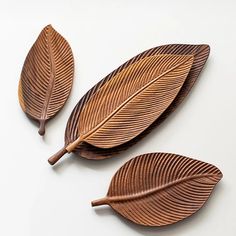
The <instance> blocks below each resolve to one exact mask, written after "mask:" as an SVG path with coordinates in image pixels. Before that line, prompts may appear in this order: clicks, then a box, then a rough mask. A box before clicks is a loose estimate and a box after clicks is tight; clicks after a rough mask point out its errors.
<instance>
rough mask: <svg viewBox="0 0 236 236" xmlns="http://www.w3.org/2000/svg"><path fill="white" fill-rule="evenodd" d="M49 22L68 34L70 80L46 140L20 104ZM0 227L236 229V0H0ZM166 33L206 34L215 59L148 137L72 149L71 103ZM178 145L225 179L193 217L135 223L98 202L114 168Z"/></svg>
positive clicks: (142, 231)
mask: <svg viewBox="0 0 236 236" xmlns="http://www.w3.org/2000/svg"><path fill="white" fill-rule="evenodd" d="M49 23H51V24H52V25H53V27H54V28H55V29H56V30H57V31H58V32H60V33H61V34H62V35H63V36H64V37H65V38H66V39H67V40H68V41H69V43H70V45H71V47H72V49H73V53H74V58H75V65H76V67H75V80H74V85H73V90H72V93H71V96H70V98H69V100H68V102H67V103H66V106H65V107H64V108H63V110H62V111H61V112H60V113H59V114H58V115H57V116H56V117H55V118H54V119H53V120H51V121H50V122H49V123H48V124H47V126H46V135H45V137H44V138H42V137H40V136H39V135H38V132H37V131H38V127H37V126H36V125H35V124H34V123H32V122H31V121H30V120H29V119H28V118H27V117H26V116H25V115H24V113H23V112H22V110H21V108H20V106H19V103H18V98H17V86H18V81H19V77H20V72H21V69H22V65H23V62H24V59H25V57H26V54H27V52H28V51H29V49H30V47H31V46H32V44H33V43H34V41H35V40H36V38H37V36H38V34H39V33H40V31H41V30H42V28H43V27H44V26H46V25H47V24H49ZM0 30H1V36H0V58H1V66H0V68H1V69H0V71H1V73H0V75H1V78H0V80H1V83H0V86H1V92H0V96H1V98H0V108H1V116H0V124H1V129H0V135H1V136H0V137H1V156H0V158H1V162H0V235H2V236H15V235H17V236H67V235H69V236H78V235H97V236H99V235H103V236H106V235H109V236H110V235H113V236H115V235H130V236H132V235H150V236H151V235H159V236H167V235H168V236H171V235H175V236H176V235H181V236H184V235H186V236H192V235H208V236H210V235H214V236H216V235H227V236H228V235H229V236H230V235H235V234H236V225H235V220H236V217H235V212H236V205H235V197H236V187H235V179H236V158H235V152H236V150H235V146H236V145H235V140H236V132H235V131H236V111H235V108H236V33H235V32H236V1H235V0H224V1H218V0H212V1H211V0H210V1H207V0H198V1H189V0H186V1H184V0H180V1H158V0H149V1H148V0H145V1H144V0H133V1H131V0H130V1H128V0H120V1H114V0H113V1H112V0H103V1H95V0H94V1H92V0H86V1H78V0H64V1H60V0H57V1H48V0H40V1H32V0H28V1H27V0H21V1H17V0H15V1H12V0H6V1H3V0H0ZM167 43H189V44H201V43H206V44H209V45H210V46H211V54H210V57H209V60H208V62H207V64H206V66H205V68H204V70H203V72H202V74H201V75H200V77H199V80H198V82H197V83H196V85H195V86H194V88H193V89H192V91H191V93H190V96H188V97H187V98H186V99H185V101H184V102H183V103H182V104H181V105H180V106H179V107H178V110H177V111H176V112H175V113H174V114H172V115H171V116H170V117H169V118H168V119H167V120H166V121H165V122H164V123H163V124H162V125H161V126H160V127H158V128H156V129H155V130H153V132H152V133H151V134H150V135H148V136H147V137H146V138H145V139H144V140H142V141H141V142H139V143H138V144H136V145H135V146H133V147H132V148H130V149H129V150H128V151H125V152H123V153H121V154H120V155H117V156H115V157H113V158H111V159H109V160H105V161H89V160H85V159H82V158H80V157H77V156H75V155H66V157H64V159H63V160H62V161H60V163H58V164H57V165H56V166H55V167H51V166H50V165H49V164H48V163H47V159H48V157H49V156H50V155H51V154H53V153H54V152H55V151H57V150H58V149H59V148H61V147H62V146H63V143H64V142H63V141H64V129H65V126H66V122H67V119H68V117H69V115H70V112H71V110H72V109H73V107H74V106H75V104H76V103H77V101H78V100H79V99H80V98H81V97H82V95H83V94H84V93H85V92H86V91H87V90H88V89H89V88H90V87H92V86H93V85H94V84H95V83H97V82H98V81H99V80H100V79H102V78H103V77H104V76H106V75H107V74H108V73H110V72H111V71H112V70H114V69H116V68H117V67H118V66H119V65H120V64H122V63H123V62H125V61H126V60H128V59H130V58H131V57H133V56H135V55H136V54H138V53H140V52H142V51H144V50H146V49H149V48H151V47H155V46H159V45H162V44H167ZM156 151H164V152H174V153H178V154H183V155H186V156H189V157H194V158H197V159H200V160H203V161H206V162H209V163H212V164H215V165H216V166H217V167H219V168H220V169H221V171H222V172H223V174H224V178H223V179H222V181H221V182H220V183H219V184H218V185H217V187H216V188H215V189H214V192H213V194H212V196H211V198H210V200H209V201H208V202H207V203H206V204H205V206H204V207H203V208H202V209H201V210H200V211H199V212H198V213H196V214H195V215H194V216H192V217H190V218H188V219H186V220H184V221H182V222H180V223H177V224H174V225H171V226H167V227H162V228H147V227H142V226H137V225H135V224H133V223H130V222H128V221H126V220H124V219H123V218H121V217H119V216H118V215H116V214H115V213H114V212H113V210H112V209H110V208H109V207H101V208H97V209H94V208H91V206H90V201H91V200H94V199H97V198H100V197H103V196H104V195H105V194H106V192H107V189H108V186H109V182H110V179H111V177H112V176H113V174H114V173H115V171H116V170H117V169H118V168H119V167H120V166H121V165H123V164H124V163H125V162H126V161H128V160H129V159H130V158H132V157H135V156H137V155H139V154H142V153H146V152H156Z"/></svg>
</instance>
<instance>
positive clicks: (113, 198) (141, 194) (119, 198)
mask: <svg viewBox="0 0 236 236" xmlns="http://www.w3.org/2000/svg"><path fill="white" fill-rule="evenodd" d="M213 176H216V177H218V175H217V174H199V175H192V176H187V177H184V178H180V179H177V180H175V181H172V182H170V183H167V184H164V185H162V186H157V187H155V188H151V189H149V190H146V191H142V192H138V193H133V194H129V195H121V196H107V197H106V198H107V201H108V202H109V203H112V202H120V201H128V200H135V199H138V198H143V197H146V196H148V195H151V194H154V193H156V192H159V191H162V190H165V189H167V188H170V187H172V186H174V185H177V184H179V183H182V182H186V181H188V180H193V179H198V178H202V177H213Z"/></svg>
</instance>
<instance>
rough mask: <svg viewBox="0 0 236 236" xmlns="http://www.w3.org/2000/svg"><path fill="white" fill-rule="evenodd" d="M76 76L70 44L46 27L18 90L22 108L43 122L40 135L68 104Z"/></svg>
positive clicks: (40, 122)
mask: <svg viewBox="0 0 236 236" xmlns="http://www.w3.org/2000/svg"><path fill="white" fill-rule="evenodd" d="M73 76H74V59H73V54H72V51H71V48H70V46H69V44H68V42H67V41H66V40H65V39H64V38H63V37H62V36H61V35H60V34H59V33H58V32H57V31H56V30H54V29H53V27H52V26H51V25H48V26H46V27H45V28H44V29H43V30H42V31H41V33H40V35H39V36H38V38H37V40H36V41H35V43H34V44H33V46H32V48H31V49H30V51H29V53H28V55H27V57H26V59H25V62H24V65H23V69H22V72H21V78H20V82H19V87H18V96H19V101H20V105H21V108H22V109H23V111H24V112H25V113H26V114H27V115H28V116H29V117H30V118H32V119H34V120H37V121H38V122H39V127H40V128H39V134H40V135H44V133H45V122H46V121H47V120H48V119H50V118H52V117H53V116H55V115H56V113H57V112H58V111H59V110H60V109H61V108H62V107H63V105H64V104H65V102H66V100H67V98H68V96H69V94H70V91H71V87H72V82H73Z"/></svg>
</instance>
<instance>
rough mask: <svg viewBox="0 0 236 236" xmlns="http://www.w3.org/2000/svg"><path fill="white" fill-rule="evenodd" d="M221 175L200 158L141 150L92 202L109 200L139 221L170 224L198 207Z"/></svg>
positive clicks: (204, 200)
mask: <svg viewBox="0 0 236 236" xmlns="http://www.w3.org/2000/svg"><path fill="white" fill-rule="evenodd" d="M221 178H222V173H221V172H220V170H219V169H218V168H217V167H215V166H213V165H211V164H208V163H205V162H202V161H198V160H194V159H191V158H188V157H184V156H180V155H176V154H169V153H150V154H144V155H141V156H138V157H136V158H134V159H131V160H130V161H128V162H127V163H125V164H124V165H123V166H122V167H121V168H120V169H119V170H118V171H117V172H116V174H115V175H114V177H113V178H112V181H111V183H110V187H109V190H108V193H107V196H106V197H105V198H102V199H99V200H95V201H93V202H92V206H98V205H104V204H108V205H110V206H111V207H112V208H113V209H114V210H115V211H116V212H118V213H119V214H121V215H122V216H123V217H125V218H127V219H128V220H131V221H133V222H134V223H137V224H140V225H145V226H163V225H169V224H173V223H175V222H178V221H180V220H182V219H185V218H186V217H188V216H190V215H192V214H193V213H195V212H196V211H197V210H199V209H200V208H201V207H202V206H203V204H204V203H205V202H206V200H207V199H208V198H209V196H210V194H211V192H212V190H213V188H214V187H215V185H216V184H217V183H218V182H219V181H220V179H221Z"/></svg>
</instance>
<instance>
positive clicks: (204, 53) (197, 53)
mask: <svg viewBox="0 0 236 236" xmlns="http://www.w3.org/2000/svg"><path fill="white" fill-rule="evenodd" d="M209 53H210V47H209V46H208V45H186V44H171V45H164V46H159V47H155V48H152V49H149V50H147V51H145V52H143V53H140V54H139V55H137V56H136V57H134V58H132V59H130V60H129V61H127V62H126V63H124V64H123V65H121V66H120V67H119V68H118V69H116V70H115V71H113V72H112V73H110V74H109V75H108V76H106V77H105V78H104V79H103V80H101V81H100V82H99V83H98V84H96V85H95V86H94V87H93V88H92V89H90V90H89V91H88V92H87V93H86V94H85V95H84V96H83V97H82V99H81V100H80V101H79V102H78V104H77V105H76V106H75V108H74V110H73V111H72V113H71V115H70V118H69V120H68V123H67V127H66V131H65V146H67V145H69V143H72V142H73V141H74V140H76V139H77V137H78V125H77V124H78V122H79V117H80V113H81V111H82V109H83V107H84V106H85V104H86V103H87V102H88V101H89V99H90V98H91V97H92V96H93V94H95V93H96V92H97V91H98V90H99V89H100V88H102V87H103V86H104V85H105V84H106V83H107V82H108V81H110V80H111V79H112V78H113V77H114V76H116V75H117V74H118V73H120V72H121V71H122V70H123V69H125V68H127V67H128V66H130V65H132V64H133V63H135V62H137V61H139V60H141V59H143V58H146V57H149V56H153V55H159V54H176V55H189V54H192V55H194V61H193V65H192V67H191V69H190V72H189V74H188V77H187V79H186V80H185V82H184V85H183V86H182V88H181V90H180V92H179V93H178V95H177V97H176V98H175V99H174V101H173V102H172V103H171V105H170V106H169V107H168V108H167V109H166V110H165V111H164V112H163V113H162V115H161V116H160V117H158V119H157V120H156V121H155V122H153V124H152V125H151V126H149V127H148V128H147V129H146V130H144V131H143V132H142V133H141V134H140V135H138V136H137V137H135V138H134V139H132V140H130V141H129V142H126V143H124V144H122V145H119V146H117V147H114V148H109V149H103V148H97V147H95V146H93V145H90V144H88V143H85V142H84V143H81V144H80V145H79V146H78V147H76V148H75V150H73V152H75V153H77V154H78V155H80V156H82V157H85V158H88V159H104V158H109V157H111V156H113V155H114V154H116V153H118V152H120V151H123V150H125V149H127V148H128V147H130V146H132V145H134V144H135V143H137V142H138V141H140V140H141V139H142V138H143V137H145V136H146V135H147V134H148V133H149V132H150V131H151V130H152V129H153V128H155V127H156V126H158V125H160V124H161V123H162V122H163V121H164V120H165V119H166V118H167V117H168V116H169V115H170V114H171V113H172V112H173V111H174V110H175V109H176V108H177V106H178V105H179V104H180V103H181V102H182V101H183V99H184V98H185V97H186V96H187V94H188V93H189V91H190V90H191V88H192V87H193V85H194V83H195V82H196V80H197V78H198V76H199V74H200V72H201V71H202V69H203V66H204V65H205V63H206V60H207V58H208V56H209Z"/></svg>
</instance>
